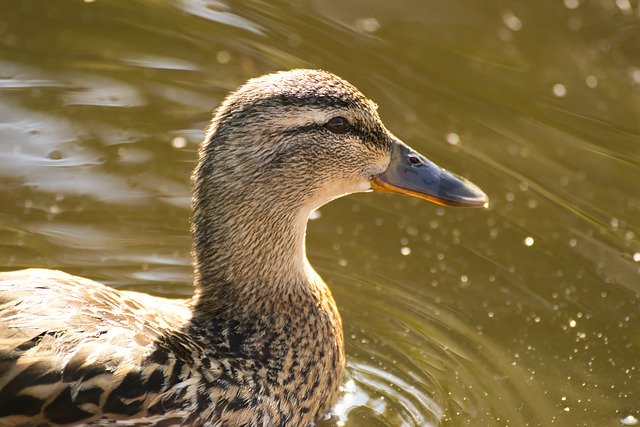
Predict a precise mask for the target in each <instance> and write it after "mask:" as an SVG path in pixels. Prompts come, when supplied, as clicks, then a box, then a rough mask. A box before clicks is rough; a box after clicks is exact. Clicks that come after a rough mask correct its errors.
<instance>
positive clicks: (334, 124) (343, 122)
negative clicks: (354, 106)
mask: <svg viewBox="0 0 640 427" xmlns="http://www.w3.org/2000/svg"><path fill="white" fill-rule="evenodd" d="M324 126H325V127H326V128H327V129H329V130H330V131H331V132H334V133H344V132H346V131H348V130H349V129H350V128H351V125H350V124H349V122H348V121H347V119H345V118H344V117H340V116H338V117H333V118H332V119H330V120H329V121H328V122H327V123H326V124H325V125H324Z"/></svg>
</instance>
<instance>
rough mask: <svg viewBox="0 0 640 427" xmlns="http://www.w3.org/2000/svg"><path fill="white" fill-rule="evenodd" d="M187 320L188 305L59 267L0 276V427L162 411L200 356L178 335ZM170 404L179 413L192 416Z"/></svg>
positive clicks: (183, 386)
mask: <svg viewBox="0 0 640 427" xmlns="http://www.w3.org/2000/svg"><path fill="white" fill-rule="evenodd" d="M160 300H163V301H160ZM188 320H189V310H188V308H187V307H186V305H181V304H180V303H175V302H173V303H172V302H170V301H169V300H164V299H160V298H156V297H150V296H145V297H143V296H141V295H140V294H135V293H127V292H121V291H118V290H115V289H112V288H109V287H107V286H104V285H101V284H99V283H97V282H93V281H91V280H88V279H83V278H80V277H76V276H71V275H68V274H65V273H62V272H59V271H52V270H39V269H31V270H22V271H17V272H10V273H1V274H0V424H4V423H8V424H11V425H19V424H23V425H33V424H41V423H42V424H50V423H54V424H72V423H88V422H92V421H94V422H97V423H98V424H100V419H104V418H105V417H106V418H115V419H118V418H119V419H125V418H137V417H142V418H144V417H147V416H153V415H155V414H154V411H153V408H154V405H155V407H156V409H158V412H161V411H163V410H164V407H163V405H164V403H165V402H167V401H169V400H171V401H172V402H175V401H176V399H175V397H176V395H177V394H182V395H185V394H188V393H187V389H188V388H189V386H190V381H189V378H190V377H191V374H190V372H189V369H188V365H189V361H188V360H185V359H189V358H191V359H193V356H192V355H193V354H197V353H199V352H200V349H198V348H194V347H197V346H198V345H197V344H196V343H194V342H191V340H189V337H188V336H185V335H184V334H181V333H180V332H179V331H180V330H181V325H184V324H185V323H186V322H187V321H188ZM176 384H178V385H179V386H178V387H176ZM191 389H193V387H191ZM173 406H174V409H176V410H175V411H174V415H175V416H176V417H178V418H176V419H179V418H180V417H181V416H182V415H180V414H184V415H185V416H186V415H187V414H188V413H189V412H190V410H189V408H187V407H186V406H185V407H183V408H179V407H176V405H173ZM178 406H179V405H178ZM192 409H193V408H191V410H192ZM107 414H108V417H107ZM105 421H106V420H105Z"/></svg>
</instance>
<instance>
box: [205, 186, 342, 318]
mask: <svg viewBox="0 0 640 427" xmlns="http://www.w3.org/2000/svg"><path fill="white" fill-rule="evenodd" d="M223 190H224V189H223V188H220V187H217V188H216V189H215V190H214V189H209V191H208V192H207V194H206V196H204V197H200V198H198V197H197V196H196V198H195V199H194V213H193V222H192V223H193V226H192V232H193V238H194V247H193V252H194V261H195V262H194V264H195V265H194V268H195V296H194V307H195V311H196V313H198V312H200V313H203V314H205V315H206V316H210V315H211V314H212V313H216V314H218V315H219V314H221V313H222V312H224V314H225V315H227V316H231V315H233V316H234V317H235V316H238V315H242V314H243V313H244V314H249V313H245V312H246V311H250V312H251V315H255V314H256V312H260V311H263V310H264V311H268V312H273V307H274V304H277V303H278V302H280V301H286V300H287V299H289V300H291V298H292V296H293V297H295V298H294V299H295V300H300V302H301V303H303V300H304V299H306V298H313V297H314V296H315V297H319V295H315V294H317V293H318V291H321V293H323V294H324V293H325V292H327V293H328V290H325V289H317V288H318V287H321V288H322V287H324V286H325V285H324V284H323V283H322V281H321V280H320V279H319V277H318V276H317V274H316V273H315V272H314V271H313V269H312V268H311V266H310V265H309V263H308V261H307V258H306V255H305V232H306V225H307V219H308V215H309V212H308V210H307V209H297V210H296V209H288V208H287V206H283V204H282V203H277V202H275V201H264V200H262V201H260V200H258V199H257V198H256V197H253V196H251V195H247V194H244V193H243V192H242V191H238V192H236V193H235V194H224V191H223ZM230 201H233V202H230ZM231 206H232V207H233V208H231ZM329 295H330V294H329ZM314 299H315V298H314ZM216 317H217V316H216Z"/></svg>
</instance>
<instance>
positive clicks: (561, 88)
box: [553, 83, 567, 98]
mask: <svg viewBox="0 0 640 427" xmlns="http://www.w3.org/2000/svg"><path fill="white" fill-rule="evenodd" d="M553 94H554V95H555V96H557V97H558V98H563V97H564V96H566V95H567V88H566V87H565V85H563V84H562V83H556V84H554V85H553Z"/></svg>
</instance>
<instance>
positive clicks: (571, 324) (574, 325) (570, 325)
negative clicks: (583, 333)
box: [569, 319, 578, 328]
mask: <svg viewBox="0 0 640 427" xmlns="http://www.w3.org/2000/svg"><path fill="white" fill-rule="evenodd" d="M577 324H578V323H577V322H576V321H575V320H573V319H571V320H569V327H570V328H575V327H576V325H577Z"/></svg>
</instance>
